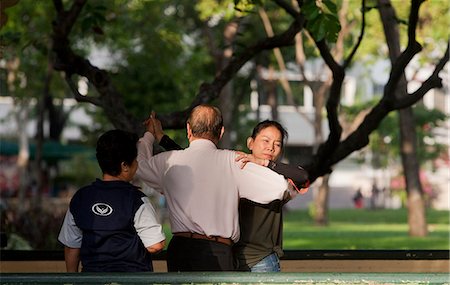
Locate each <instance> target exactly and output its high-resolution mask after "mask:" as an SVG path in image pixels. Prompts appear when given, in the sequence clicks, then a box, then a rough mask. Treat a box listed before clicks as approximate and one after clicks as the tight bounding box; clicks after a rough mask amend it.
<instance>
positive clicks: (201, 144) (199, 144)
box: [189, 139, 217, 149]
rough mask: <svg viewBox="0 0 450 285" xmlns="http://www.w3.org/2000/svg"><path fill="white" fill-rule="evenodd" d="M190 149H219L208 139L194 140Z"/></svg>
mask: <svg viewBox="0 0 450 285" xmlns="http://www.w3.org/2000/svg"><path fill="white" fill-rule="evenodd" d="M189 148H194V149H197V148H209V149H217V146H216V145H215V144H214V143H213V142H212V141H210V140H207V139H196V140H193V141H192V142H191V143H190V144H189Z"/></svg>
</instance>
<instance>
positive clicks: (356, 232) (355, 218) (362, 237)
mask: <svg viewBox="0 0 450 285" xmlns="http://www.w3.org/2000/svg"><path fill="white" fill-rule="evenodd" d="M449 214H450V212H449V211H437V210H431V209H428V210H427V223H428V229H429V234H428V236H426V237H410V236H409V235H408V230H409V226H408V222H407V210H406V209H399V210H368V209H339V210H330V211H329V215H328V218H329V225H328V226H326V227H319V226H316V225H314V222H313V221H312V219H311V217H310V216H309V214H308V211H307V210H296V211H290V212H287V213H285V215H284V237H283V247H284V249H443V250H448V249H450V239H449V237H450V236H449V233H450V226H449Z"/></svg>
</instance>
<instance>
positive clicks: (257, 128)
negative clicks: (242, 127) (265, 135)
mask: <svg viewBox="0 0 450 285" xmlns="http://www.w3.org/2000/svg"><path fill="white" fill-rule="evenodd" d="M268 127H275V128H277V129H278V130H279V131H280V133H281V144H282V146H284V143H285V141H286V140H287V138H288V132H287V131H286V130H285V128H283V126H282V125H281V124H280V123H278V122H277V121H271V120H265V121H262V122H259V123H258V124H257V125H256V126H255V127H254V128H253V132H252V138H253V139H255V138H256V136H257V135H258V134H259V133H260V132H261V131H262V130H264V129H265V128H268Z"/></svg>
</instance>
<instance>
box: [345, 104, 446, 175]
mask: <svg viewBox="0 0 450 285" xmlns="http://www.w3.org/2000/svg"><path fill="white" fill-rule="evenodd" d="M374 104H375V101H368V102H365V103H362V104H355V105H353V106H342V114H343V116H344V117H345V120H346V121H348V122H351V121H353V120H354V119H355V118H356V116H357V115H358V114H359V113H360V112H361V111H362V110H366V109H368V108H371V106H373V105H374ZM413 111H414V117H415V122H416V132H417V157H418V159H419V161H420V163H421V164H422V165H423V164H425V163H426V162H428V161H431V160H433V159H436V158H438V157H439V156H440V155H442V154H444V153H445V151H446V148H445V146H444V145H442V144H440V143H438V142H436V141H435V140H434V139H433V137H434V135H433V131H434V129H435V128H436V127H438V126H440V125H441V124H442V123H443V122H444V121H445V120H446V119H447V116H446V115H445V114H444V113H442V112H441V111H439V110H437V109H433V110H429V109H426V108H425V107H424V106H423V105H421V104H419V105H416V106H414V107H413ZM398 116H399V115H398V112H391V113H389V114H388V115H387V116H386V118H384V120H383V121H382V122H381V124H380V126H379V127H378V128H377V129H376V130H375V131H374V132H372V134H371V135H370V143H369V147H370V149H371V152H372V153H373V154H374V156H373V161H372V163H373V166H374V167H376V168H380V167H386V166H388V164H389V163H393V162H395V160H397V159H399V155H400V133H399V128H398V124H399V123H398V121H399V118H398Z"/></svg>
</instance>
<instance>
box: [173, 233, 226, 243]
mask: <svg viewBox="0 0 450 285" xmlns="http://www.w3.org/2000/svg"><path fill="white" fill-rule="evenodd" d="M173 235H174V236H177V237H187V238H194V239H204V240H210V241H216V242H220V243H223V244H226V245H230V246H231V245H233V241H232V240H231V239H230V238H223V237H219V236H207V235H202V234H198V233H190V232H178V233H174V234H173Z"/></svg>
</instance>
